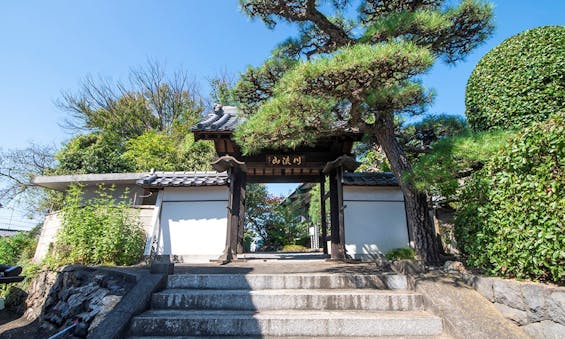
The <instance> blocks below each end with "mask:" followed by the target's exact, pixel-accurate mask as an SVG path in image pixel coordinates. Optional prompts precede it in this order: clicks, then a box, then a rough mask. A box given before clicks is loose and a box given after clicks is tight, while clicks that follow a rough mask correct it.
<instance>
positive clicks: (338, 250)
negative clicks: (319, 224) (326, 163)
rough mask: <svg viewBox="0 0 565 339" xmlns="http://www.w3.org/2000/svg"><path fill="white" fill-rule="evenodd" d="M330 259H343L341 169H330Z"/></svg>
mask: <svg viewBox="0 0 565 339" xmlns="http://www.w3.org/2000/svg"><path fill="white" fill-rule="evenodd" d="M329 177H330V220H331V241H332V245H331V259H332V260H345V234H344V225H343V195H342V194H343V190H342V189H341V169H340V168H338V169H334V170H332V171H330V175H329Z"/></svg>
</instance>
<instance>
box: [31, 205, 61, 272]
mask: <svg viewBox="0 0 565 339" xmlns="http://www.w3.org/2000/svg"><path fill="white" fill-rule="evenodd" d="M59 228H61V216H60V213H59V212H55V213H49V214H47V216H45V220H44V221H43V226H42V227H41V235H40V236H39V240H38V241H37V247H36V248H35V254H34V256H33V262H34V263H40V262H41V260H43V258H45V256H46V255H47V253H48V252H49V247H50V246H51V244H54V243H55V239H56V237H57V231H59Z"/></svg>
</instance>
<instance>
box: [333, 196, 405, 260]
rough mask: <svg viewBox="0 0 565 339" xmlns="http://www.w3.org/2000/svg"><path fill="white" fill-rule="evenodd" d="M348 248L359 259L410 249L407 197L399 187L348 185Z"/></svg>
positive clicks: (346, 221) (345, 212) (346, 235)
mask: <svg viewBox="0 0 565 339" xmlns="http://www.w3.org/2000/svg"><path fill="white" fill-rule="evenodd" d="M343 201H344V205H345V206H346V207H345V211H344V216H345V247H346V250H347V253H348V254H349V255H351V256H352V257H354V258H355V259H361V260H372V259H374V258H376V256H377V254H378V253H379V251H380V252H381V253H383V254H385V253H386V252H388V251H390V250H391V249H393V248H399V247H408V246H409V239H408V228H407V224H406V212H405V208H404V196H403V194H402V192H401V191H400V189H399V188H397V187H379V186H361V187H360V186H344V187H343Z"/></svg>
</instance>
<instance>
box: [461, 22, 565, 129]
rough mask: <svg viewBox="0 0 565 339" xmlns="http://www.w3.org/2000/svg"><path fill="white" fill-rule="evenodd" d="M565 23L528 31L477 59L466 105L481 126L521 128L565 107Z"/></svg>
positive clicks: (474, 123) (473, 123)
mask: <svg viewBox="0 0 565 339" xmlns="http://www.w3.org/2000/svg"><path fill="white" fill-rule="evenodd" d="M563 46H565V27H564V26H548V27H539V28H534V29H530V30H527V31H524V32H522V33H520V34H517V35H515V36H513V37H511V38H508V39H506V40H504V41H503V42H502V43H501V44H500V45H498V46H497V47H495V48H493V49H492V50H491V51H490V52H488V53H487V54H486V55H485V56H484V57H483V58H482V59H481V60H480V61H479V63H478V64H477V66H476V67H475V69H474V70H473V72H472V73H471V77H470V78H469V81H468V82H467V91H466V95H465V106H466V111H465V114H466V115H467V119H468V120H469V125H470V126H471V127H472V128H473V129H474V130H477V131H483V130H490V129H502V130H504V129H518V128H523V127H526V126H529V125H531V124H532V123H535V122H537V121H543V120H545V119H547V118H548V117H550V116H551V115H552V114H553V113H555V112H564V111H565V49H564V48H563Z"/></svg>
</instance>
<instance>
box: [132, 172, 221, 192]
mask: <svg viewBox="0 0 565 339" xmlns="http://www.w3.org/2000/svg"><path fill="white" fill-rule="evenodd" d="M228 182H229V180H228V175H227V173H225V172H224V173H218V172H156V173H153V174H149V175H147V176H145V177H143V178H141V179H139V180H138V181H137V184H138V185H139V186H142V187H144V188H163V187H197V186H223V185H227V184H228Z"/></svg>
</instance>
